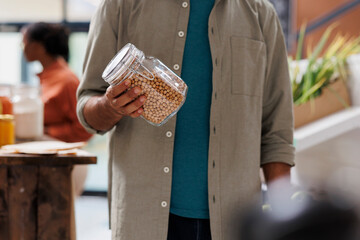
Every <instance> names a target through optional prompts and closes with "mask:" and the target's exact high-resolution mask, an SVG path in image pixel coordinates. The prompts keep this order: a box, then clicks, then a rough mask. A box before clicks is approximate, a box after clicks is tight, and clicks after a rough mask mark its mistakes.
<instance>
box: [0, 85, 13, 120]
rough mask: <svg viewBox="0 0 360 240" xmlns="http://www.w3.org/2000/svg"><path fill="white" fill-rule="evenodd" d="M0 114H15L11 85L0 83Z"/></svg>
mask: <svg viewBox="0 0 360 240" xmlns="http://www.w3.org/2000/svg"><path fill="white" fill-rule="evenodd" d="M0 114H13V104H12V103H11V86H10V85H4V84H1V85H0Z"/></svg>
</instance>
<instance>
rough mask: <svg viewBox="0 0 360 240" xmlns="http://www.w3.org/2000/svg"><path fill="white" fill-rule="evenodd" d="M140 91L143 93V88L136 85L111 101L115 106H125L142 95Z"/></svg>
mask: <svg viewBox="0 0 360 240" xmlns="http://www.w3.org/2000/svg"><path fill="white" fill-rule="evenodd" d="M140 93H141V88H139V87H134V88H132V89H130V90H129V91H127V92H125V93H124V94H122V95H121V96H119V97H118V98H115V99H113V100H112V102H111V103H112V105H113V106H114V107H115V108H121V107H124V106H126V105H128V104H129V103H131V102H132V101H134V99H136V98H137V97H138V96H139V95H140Z"/></svg>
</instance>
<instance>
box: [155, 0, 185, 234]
mask: <svg viewBox="0 0 360 240" xmlns="http://www.w3.org/2000/svg"><path fill="white" fill-rule="evenodd" d="M178 8H179V15H178V21H177V25H176V26H174V27H175V28H176V29H174V31H173V32H174V35H175V36H174V37H175V41H174V48H173V49H174V51H173V56H172V60H171V61H172V62H171V65H170V66H169V67H170V68H171V69H172V70H173V71H174V72H175V73H176V74H177V75H178V76H181V68H182V60H183V54H184V48H185V40H186V32H187V26H188V21H189V14H190V0H184V1H180V2H179V5H178ZM175 126H176V116H174V117H173V118H171V119H170V120H169V121H168V123H167V124H165V125H164V126H163V127H162V128H161V129H162V136H163V138H164V143H165V144H164V149H165V152H164V159H163V166H162V168H163V169H162V174H163V175H164V177H162V179H163V188H162V193H161V199H160V202H159V205H160V206H161V208H162V211H161V212H162V219H164V220H166V222H165V223H161V226H160V229H161V235H162V238H160V239H166V235H167V227H168V226H167V221H168V216H169V211H170V196H171V181H172V161H173V149H174V139H175Z"/></svg>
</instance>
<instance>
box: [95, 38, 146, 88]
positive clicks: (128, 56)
mask: <svg viewBox="0 0 360 240" xmlns="http://www.w3.org/2000/svg"><path fill="white" fill-rule="evenodd" d="M143 56H144V53H143V52H142V51H140V50H138V49H137V48H136V47H135V46H134V45H133V44H131V43H128V44H126V45H125V46H124V47H123V48H122V49H121V50H120V51H119V52H118V53H117V54H116V55H115V56H114V57H113V59H111V61H110V62H109V64H108V65H107V66H106V68H105V70H104V72H103V74H102V78H103V79H104V80H105V81H106V82H108V83H109V84H111V83H113V81H114V80H116V79H117V78H119V77H120V76H125V75H126V74H125V73H127V71H128V69H129V68H130V66H131V65H132V64H133V63H134V60H136V59H141V58H142V57H143ZM124 74H125V75H124Z"/></svg>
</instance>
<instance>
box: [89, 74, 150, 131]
mask: <svg viewBox="0 0 360 240" xmlns="http://www.w3.org/2000/svg"><path fill="white" fill-rule="evenodd" d="M140 94H141V89H140V88H139V87H134V88H131V89H130V81H129V80H125V81H124V82H122V83H120V84H119V85H116V86H110V87H108V88H107V90H106V93H105V94H104V95H102V96H94V97H92V98H90V99H89V100H88V101H87V103H86V104H85V107H84V110H83V113H84V117H85V120H86V122H87V123H88V124H89V125H90V126H92V127H93V128H95V129H97V130H100V131H106V130H108V129H110V128H112V127H113V126H114V125H115V124H116V123H117V122H118V121H119V120H120V119H121V118H122V117H124V116H130V117H133V118H136V117H139V116H140V115H141V114H142V113H143V112H144V109H143V108H142V106H143V105H144V103H145V101H146V97H145V96H143V95H141V96H140Z"/></svg>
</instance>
